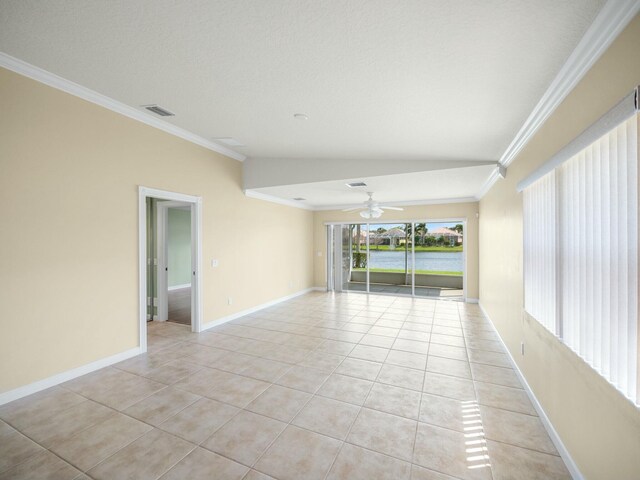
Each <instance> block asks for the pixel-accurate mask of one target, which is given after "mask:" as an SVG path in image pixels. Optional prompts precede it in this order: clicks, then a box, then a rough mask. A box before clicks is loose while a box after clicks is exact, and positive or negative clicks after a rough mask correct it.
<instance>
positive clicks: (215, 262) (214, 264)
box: [211, 259, 219, 268]
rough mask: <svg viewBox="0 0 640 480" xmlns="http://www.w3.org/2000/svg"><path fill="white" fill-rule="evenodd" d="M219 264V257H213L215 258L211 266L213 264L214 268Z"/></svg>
mask: <svg viewBox="0 0 640 480" xmlns="http://www.w3.org/2000/svg"><path fill="white" fill-rule="evenodd" d="M218 265H219V262H218V260H217V259H213V260H211V266H212V267H213V268H215V267H217V266H218Z"/></svg>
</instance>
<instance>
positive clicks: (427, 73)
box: [0, 0, 604, 160]
mask: <svg viewBox="0 0 640 480" xmlns="http://www.w3.org/2000/svg"><path fill="white" fill-rule="evenodd" d="M603 3H604V2H603V1H601V0H562V1H558V0H544V1H540V0H535V1H534V0H531V1H504V0H487V1H482V2H479V1H477V0H457V1H448V0H442V1H427V0H415V1H408V0H404V1H395V2H390V1H388V0H359V1H357V0H349V1H346V0H322V1H317V0H289V1H282V0H281V1H278V0H273V1H263V0H253V1H249V0H216V1H212V0H201V1H195V0H193V1H186V2H175V1H174V0H146V1H140V0H135V1H132V0H110V1H97V0H94V1H88V0H66V1H47V2H42V1H33V0H3V1H2V3H1V4H0V50H2V51H4V52H5V53H8V54H9V55H12V56H14V57H17V58H19V59H21V60H24V61H26V62H29V63H31V64H33V65H36V66H38V67H41V68H43V69H45V70H48V71H50V72H53V73H55V74H58V75H60V76H61V77H63V78H66V79H69V80H71V81H74V82H76V83H79V84H80V85H83V86H85V87H88V88H91V89H93V90H95V91H97V92H99V93H102V94H104V95H107V96H109V97H112V98H114V99H116V100H119V101H121V102H124V103H126V104H128V105H131V106H139V105H143V104H150V103H158V104H160V105H162V106H164V107H166V108H168V109H169V110H172V111H174V112H175V113H176V114H177V116H176V117H173V118H171V119H169V120H168V121H169V122H170V123H174V124H176V125H178V126H180V127H183V128H185V129H187V130H189V131H191V132H193V133H196V134H198V135H200V136H202V137H205V138H208V139H213V138H219V137H234V138H236V139H238V140H239V141H241V142H242V143H243V144H245V145H246V147H241V148H237V147H236V148H235V150H237V151H238V152H241V153H243V154H245V155H247V156H250V157H254V158H263V157H287V158H320V159H322V158H334V159H343V158H344V159H346V158H373V159H387V160H394V159H433V158H437V159H449V158H451V159H469V160H473V159H477V160H497V159H498V158H499V157H500V155H501V154H502V153H503V152H504V151H505V149H506V148H507V146H508V144H509V143H510V142H511V140H512V139H513V138H514V136H515V134H516V132H517V131H518V129H519V128H520V127H521V125H522V124H523V123H524V121H525V119H526V117H527V116H528V115H529V113H530V112H531V110H532V109H533V107H534V106H535V104H536V103H537V101H538V100H539V99H540V97H541V96H542V94H543V93H544V91H545V89H546V88H547V86H548V85H549V83H550V82H551V80H552V79H553V77H554V76H555V74H556V73H557V72H558V70H559V68H560V67H561V65H562V64H563V62H564V60H565V59H566V58H567V57H568V55H569V54H570V53H571V51H572V49H573V48H574V47H575V45H576V44H577V43H578V41H579V40H580V38H581V36H582V34H583V33H584V31H585V30H586V29H587V28H588V26H589V25H590V23H591V22H592V20H593V18H594V17H595V15H596V14H597V12H598V10H599V8H600V7H601V6H602V4H603ZM294 113H305V114H307V115H308V116H309V120H306V121H300V120H294V119H293V114H294Z"/></svg>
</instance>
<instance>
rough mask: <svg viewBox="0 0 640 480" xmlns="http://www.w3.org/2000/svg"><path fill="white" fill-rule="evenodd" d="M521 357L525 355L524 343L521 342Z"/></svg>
mask: <svg viewBox="0 0 640 480" xmlns="http://www.w3.org/2000/svg"><path fill="white" fill-rule="evenodd" d="M520 355H524V342H520Z"/></svg>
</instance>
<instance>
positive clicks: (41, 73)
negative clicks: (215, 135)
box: [0, 52, 247, 162]
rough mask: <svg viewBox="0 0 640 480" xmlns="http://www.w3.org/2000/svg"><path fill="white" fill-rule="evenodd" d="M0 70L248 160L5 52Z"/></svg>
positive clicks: (238, 158)
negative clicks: (11, 72) (2, 69)
mask: <svg viewBox="0 0 640 480" xmlns="http://www.w3.org/2000/svg"><path fill="white" fill-rule="evenodd" d="M0 67H4V68H6V69H7V70H11V71H13V72H15V73H18V74H20V75H24V76H25V77H29V78H31V79H33V80H36V81H37V82H40V83H44V84H45V85H48V86H50V87H53V88H56V89H58V90H62V91H63V92H66V93H69V94H71V95H74V96H76V97H79V98H82V99H83V100H86V101H88V102H91V103H95V104H96V105H100V106H101V107H104V108H107V109H109V110H111V111H113V112H116V113H119V114H120V115H124V116H125V117H129V118H131V119H133V120H137V121H139V122H141V123H144V124H145V125H149V126H150V127H154V128H157V129H159V130H162V131H164V132H166V133H168V134H170V135H174V136H176V137H179V138H182V139H183V140H187V141H188V142H191V143H195V144H196V145H200V146H201V147H204V148H207V149H209V150H212V151H214V152H217V153H221V154H222V155H225V156H227V157H230V158H233V159H234V160H238V161H240V162H242V161H244V160H245V159H246V158H247V157H246V156H244V155H242V154H240V153H238V152H235V151H233V150H231V149H229V148H227V147H223V146H222V145H219V144H218V143H216V142H212V141H211V140H207V139H206V138H204V137H201V136H199V135H196V134H195V133H191V132H189V131H187V130H185V129H183V128H180V127H177V126H175V125H172V124H171V123H168V122H165V121H164V120H161V119H159V118H156V117H153V116H151V115H150V114H148V113H146V112H144V111H142V110H138V109H137V108H134V107H130V106H129V105H125V104H124V103H122V102H119V101H117V100H114V99H112V98H109V97H107V96H105V95H102V94H101V93H98V92H95V91H93V90H91V89H89V88H86V87H83V86H82V85H78V84H77V83H74V82H72V81H70V80H66V79H64V78H62V77H59V76H58V75H55V74H53V73H51V72H48V71H46V70H43V69H41V68H39V67H36V66H34V65H31V64H29V63H27V62H24V61H22V60H19V59H17V58H15V57H12V56H11V55H7V54H6V53H4V52H0Z"/></svg>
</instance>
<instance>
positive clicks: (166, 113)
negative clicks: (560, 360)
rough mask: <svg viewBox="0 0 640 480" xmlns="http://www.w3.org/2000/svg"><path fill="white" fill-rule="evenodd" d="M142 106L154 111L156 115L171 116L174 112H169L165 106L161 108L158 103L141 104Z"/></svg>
mask: <svg viewBox="0 0 640 480" xmlns="http://www.w3.org/2000/svg"><path fill="white" fill-rule="evenodd" d="M142 107H143V108H146V109H147V110H149V111H150V112H153V113H155V114H156V115H160V116H161V117H173V116H175V113H173V112H170V111H169V110H167V109H166V108H162V107H161V106H159V105H143V106H142Z"/></svg>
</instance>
